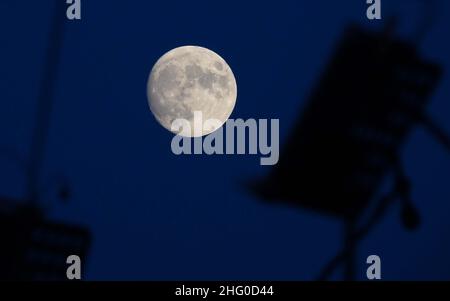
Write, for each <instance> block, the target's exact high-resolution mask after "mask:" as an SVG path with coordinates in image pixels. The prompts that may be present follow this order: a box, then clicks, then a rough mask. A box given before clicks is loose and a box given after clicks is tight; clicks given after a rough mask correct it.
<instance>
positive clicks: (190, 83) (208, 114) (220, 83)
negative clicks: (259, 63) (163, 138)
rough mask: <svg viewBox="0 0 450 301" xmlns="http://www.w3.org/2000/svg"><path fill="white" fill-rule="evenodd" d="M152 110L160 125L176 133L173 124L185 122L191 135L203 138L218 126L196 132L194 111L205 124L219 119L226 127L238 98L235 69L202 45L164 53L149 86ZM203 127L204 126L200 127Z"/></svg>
mask: <svg viewBox="0 0 450 301" xmlns="http://www.w3.org/2000/svg"><path fill="white" fill-rule="evenodd" d="M147 96H148V102H149V105H150V110H151V111H152V113H153V114H154V116H155V117H156V119H157V120H158V122H159V123H160V124H161V125H162V126H163V127H165V128H166V129H168V130H169V131H172V128H171V127H172V122H173V121H174V120H176V119H185V120H187V121H188V122H189V123H190V126H191V129H192V130H191V133H190V134H187V135H186V133H185V134H182V133H179V132H178V133H176V134H181V135H185V136H190V137H194V136H203V135H207V134H210V133H212V132H213V131H215V130H217V128H218V127H213V128H207V129H202V130H201V132H200V133H199V132H195V133H194V125H195V126H196V127H198V126H199V125H198V122H199V121H197V120H194V112H195V111H200V112H202V119H203V121H205V120H207V119H216V120H218V121H220V123H221V124H220V126H222V125H223V124H224V123H225V122H226V121H227V119H228V118H229V117H230V115H231V113H232V111H233V109H234V106H235V103H236V97H237V85H236V80H235V77H234V74H233V72H232V71H231V68H230V67H229V66H228V64H227V63H226V62H225V60H224V59H222V58H221V57H220V56H219V55H218V54H216V53H215V52H213V51H211V50H209V49H206V48H203V47H198V46H183V47H179V48H175V49H173V50H171V51H169V52H167V53H166V54H164V55H163V56H162V57H161V58H160V59H159V60H158V61H157V62H156V64H155V65H154V67H153V69H152V71H151V73H150V77H149V80H148V84H147ZM201 126H202V125H201V124H200V127H201Z"/></svg>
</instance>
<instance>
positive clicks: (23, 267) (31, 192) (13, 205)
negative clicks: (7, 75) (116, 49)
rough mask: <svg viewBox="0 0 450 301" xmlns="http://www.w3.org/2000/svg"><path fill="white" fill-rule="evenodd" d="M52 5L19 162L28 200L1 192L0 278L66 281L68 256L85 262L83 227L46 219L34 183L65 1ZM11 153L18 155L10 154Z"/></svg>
mask: <svg viewBox="0 0 450 301" xmlns="http://www.w3.org/2000/svg"><path fill="white" fill-rule="evenodd" d="M54 5H55V7H54V18H53V23H52V25H51V28H50V31H51V32H50V36H49V41H48V42H49V44H48V47H47V49H46V55H45V58H44V60H43V61H44V66H43V74H42V76H41V84H40V90H39V92H38V101H37V107H36V125H35V127H34V128H33V135H32V140H31V146H30V158H29V160H28V161H26V162H25V163H24V162H19V163H21V164H20V166H21V167H24V169H25V170H24V173H25V175H26V178H27V187H26V194H25V197H24V199H25V200H27V201H26V202H22V203H24V204H21V202H19V201H18V200H10V199H6V198H1V197H0V237H1V239H2V240H1V248H0V280H67V278H66V270H67V267H68V266H69V265H68V264H66V259H67V257H68V256H70V255H77V256H79V257H80V258H81V262H82V264H85V263H86V260H87V252H88V249H89V246H90V242H91V235H90V232H89V231H88V230H87V229H85V228H83V227H78V226H73V225H69V224H66V223H60V222H56V221H50V220H49V219H48V218H47V216H46V215H45V214H44V213H45V211H44V206H42V204H41V201H42V199H43V198H42V194H43V190H42V187H41V186H40V185H39V183H41V182H40V176H41V170H42V166H43V164H44V157H45V150H46V145H47V138H48V130H49V128H50V125H51V113H52V110H53V105H54V100H55V99H54V98H55V97H54V91H55V86H56V81H57V79H58V68H59V64H60V57H61V49H62V42H63V36H64V35H63V34H64V24H65V22H66V21H67V20H66V14H65V10H66V4H65V2H64V1H60V0H54ZM14 158H21V156H20V155H18V154H14ZM55 180H56V182H55V184H57V186H58V187H57V190H58V192H59V193H58V195H59V198H60V199H61V200H67V199H68V198H69V197H70V188H69V185H68V183H66V180H65V177H63V176H62V177H61V176H59V177H57V178H56V179H55ZM52 184H54V183H52ZM52 186H53V185H52ZM44 192H45V191H44Z"/></svg>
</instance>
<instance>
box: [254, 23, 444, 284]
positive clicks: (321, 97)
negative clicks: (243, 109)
mask: <svg viewBox="0 0 450 301" xmlns="http://www.w3.org/2000/svg"><path fill="white" fill-rule="evenodd" d="M394 27H395V26H394V22H390V23H389V24H388V26H386V30H385V31H384V32H380V33H378V32H368V31H365V30H363V29H361V28H359V27H357V26H350V27H349V28H348V30H346V32H345V34H344V36H343V38H342V39H341V41H340V43H339V45H338V48H337V51H336V53H335V54H334V56H333V58H332V59H331V62H330V63H329V65H328V67H327V68H326V70H325V72H324V75H323V77H322V78H321V80H320V82H319V85H318V87H317V88H316V89H315V90H314V91H313V93H312V96H311V98H310V101H309V102H308V105H307V106H306V108H305V109H304V111H303V114H302V116H301V118H300V120H299V122H298V124H297V125H296V126H295V128H294V130H293V132H292V135H291V136H290V139H288V141H287V143H286V145H285V146H284V149H283V150H282V152H281V156H280V161H279V163H278V165H276V166H275V167H274V168H273V169H272V170H271V171H270V173H269V175H268V177H267V178H266V179H265V180H263V181H261V182H258V183H255V184H254V185H253V186H252V190H253V191H254V192H256V193H257V194H258V195H259V196H261V197H262V198H263V199H265V200H268V201H272V202H275V201H277V202H286V203H289V204H293V205H296V206H299V207H303V208H307V209H312V210H314V211H316V212H319V213H321V214H326V215H331V216H335V217H338V218H340V219H342V220H343V223H344V225H345V227H344V234H345V237H344V247H343V251H342V252H341V253H340V254H338V255H337V256H336V258H334V259H333V260H332V261H331V262H330V263H329V264H328V265H327V266H326V267H325V268H324V270H323V271H322V273H321V274H320V276H319V279H321V280H324V279H327V278H328V277H329V276H330V275H331V273H332V272H333V271H334V269H335V268H336V267H337V266H338V265H339V264H340V263H343V262H345V263H346V264H345V279H347V280H351V279H354V278H355V273H354V258H355V251H356V244H357V242H358V241H359V240H361V239H362V238H363V237H364V236H365V235H366V234H367V233H368V232H369V230H370V229H371V228H372V226H373V225H374V224H376V222H377V221H378V220H379V219H380V218H381V217H382V215H383V213H384V212H385V211H386V209H387V208H388V206H389V205H390V204H391V203H392V202H393V200H400V201H401V203H402V220H403V223H404V225H405V226H406V227H407V228H408V229H415V228H416V227H417V226H418V225H419V222H420V220H419V215H418V212H417V210H416V209H415V207H414V205H413V203H412V201H411V198H410V183H409V181H408V179H407V177H406V176H405V174H404V172H403V168H402V166H401V159H400V152H401V149H402V147H403V145H404V143H405V141H406V139H407V137H408V134H409V133H410V132H411V130H412V129H413V127H414V126H416V125H417V124H420V123H422V124H424V125H426V127H427V128H428V129H429V130H430V132H431V133H432V134H433V135H435V137H436V138H437V139H438V140H439V141H440V142H441V143H442V144H443V145H444V146H446V147H447V148H448V149H449V150H450V147H449V146H450V144H449V141H450V140H449V138H448V136H446V135H445V134H444V133H443V131H442V130H441V129H440V128H439V127H438V126H436V125H435V124H434V123H433V122H432V120H431V119H430V118H429V117H428V116H427V114H426V110H425V109H426V105H427V103H428V101H429V99H430V96H431V93H432V92H433V90H434V89H435V87H436V85H437V83H438V80H439V79H440V77H441V73H442V71H441V68H440V67H439V66H438V65H436V64H433V63H430V62H427V61H425V60H423V59H422V58H421V57H420V56H419V53H418V52H417V50H416V47H415V45H414V44H412V43H409V42H406V41H401V40H398V39H396V38H394V36H393V29H394ZM389 175H392V178H393V184H392V189H391V191H390V192H389V193H387V194H386V195H384V196H381V197H380V190H381V186H382V184H383V181H385V179H386V177H387V176H389ZM372 203H373V204H375V205H374V206H369V205H371V204H372ZM369 208H375V209H374V210H373V212H371V215H370V217H369V218H368V220H367V221H366V222H365V224H362V225H361V220H360V219H361V216H362V215H363V214H364V213H365V212H366V210H369Z"/></svg>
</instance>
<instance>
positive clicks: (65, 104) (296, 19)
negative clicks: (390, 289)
mask: <svg viewBox="0 0 450 301" xmlns="http://www.w3.org/2000/svg"><path fill="white" fill-rule="evenodd" d="M387 2H388V1H384V6H383V14H384V16H386V17H387V16H388V15H397V16H399V21H400V25H401V34H402V35H403V36H404V37H408V33H409V32H411V31H412V30H413V29H414V26H415V24H417V23H418V22H420V11H421V6H420V3H421V1H412V0H411V1H400V0H398V1H389V3H387ZM437 3H438V5H439V13H438V15H437V16H436V17H435V24H434V26H433V27H432V29H431V30H430V32H429V34H428V35H427V36H426V38H425V39H424V41H423V43H422V45H421V52H422V55H423V56H424V57H426V58H428V59H430V60H432V61H436V62H438V63H440V64H441V65H442V67H443V68H444V76H443V78H442V80H441V82H440V84H439V87H438V89H437V90H436V91H435V93H434V94H433V99H432V101H431V105H430V106H429V112H430V113H431V114H432V115H433V116H434V117H435V118H436V120H437V121H438V122H439V123H440V124H441V125H442V126H443V128H445V129H446V131H447V132H450V119H449V116H450V102H449V99H450V82H449V81H450V78H449V77H448V70H450V56H449V53H450V42H449V39H448V36H449V32H448V29H449V28H450V10H449V3H447V2H446V1H437ZM53 8H54V5H53V2H52V1H1V2H0V28H1V29H0V54H1V55H0V79H1V80H0V92H1V102H0V148H1V149H5V148H12V149H14V150H15V153H18V154H20V155H21V156H23V157H24V158H27V157H28V156H29V147H30V138H31V134H32V129H33V127H34V116H35V115H34V114H35V109H36V104H37V101H36V99H37V94H38V90H39V84H40V78H41V77H42V74H43V68H44V66H43V58H44V55H45V49H46V47H47V44H48V42H49V41H48V36H49V32H50V27H51V19H52V16H53V13H54V11H53ZM365 10H366V4H365V1H363V0H360V1H333V0H321V1H306V0H302V1H298V0H295V1H294V0H292V1H285V0H283V1H235V0H228V1H178V0H175V1H131V2H130V1H106V0H100V1H86V0H84V1H82V20H81V21H77V22H69V21H67V22H66V30H65V35H64V46H63V50H62V58H61V64H60V66H59V69H58V80H57V83H56V85H57V88H56V91H55V106H54V109H53V111H52V119H51V129H50V133H49V143H48V145H47V149H46V158H45V167H44V169H43V170H42V174H41V175H42V177H41V184H42V186H43V187H44V190H45V187H48V185H50V187H51V183H52V179H54V178H55V177H58V175H59V174H64V175H65V176H66V177H67V179H68V180H69V182H70V184H71V187H72V189H73V196H72V198H71V200H70V201H69V202H68V203H61V202H58V201H55V197H54V193H53V191H52V190H51V189H47V190H46V192H43V196H45V197H44V200H43V201H42V204H43V205H44V206H47V207H48V208H49V211H48V213H49V215H50V216H51V217H52V218H54V219H58V220H63V221H66V222H71V223H75V224H81V225H86V226H88V227H89V228H90V230H91V231H92V234H93V245H92V248H91V251H90V253H89V258H88V262H87V270H86V278H87V279H91V280H98V279H99V280H180V279H183V280H186V279H189V280H199V279H200V280H208V279H210V280H231V279H242V280H262V279H273V280H312V279H314V278H315V277H316V276H317V274H318V272H319V271H320V269H321V267H322V266H323V265H324V264H325V263H326V261H327V260H328V259H330V258H331V257H332V256H333V255H335V254H336V252H337V251H338V250H339V248H340V242H341V224H340V223H339V222H338V221H337V220H334V219H332V218H327V217H322V216H320V215H318V214H315V213H311V212H308V211H303V210H299V209H294V208H291V207H288V206H274V205H269V204H265V203H263V202H261V201H260V200H259V199H258V198H256V197H254V196H252V195H251V194H249V193H248V192H247V191H246V189H245V188H244V187H243V185H242V183H244V182H245V181H246V180H248V179H252V178H255V177H261V176H263V175H265V174H266V173H267V172H268V171H269V169H270V167H268V166H260V165H259V156H248V155H243V156H226V155H224V156H210V157H208V156H205V155H201V156H178V157H177V156H175V155H173V154H172V152H171V150H170V142H171V138H172V134H171V133H169V132H168V131H167V130H165V129H164V128H162V127H161V126H160V125H159V124H158V123H157V122H156V121H155V119H154V117H153V116H152V114H151V112H150V111H149V108H148V104H147V98H146V83H147V78H148V74H149V72H150V70H151V68H152V66H153V64H154V63H155V62H156V60H157V59H158V58H159V57H160V56H161V55H162V54H164V53H165V52H166V51H168V50H170V49H172V48H175V47H178V46H182V45H199V46H203V47H207V48H209V49H211V50H213V51H215V52H217V53H219V54H220V55H221V56H222V57H223V58H224V59H225V60H226V61H227V62H228V63H229V65H230V67H231V68H232V69H233V72H234V74H235V76H236V80H237V84H238V99H237V104H236V108H235V110H234V112H233V114H232V118H243V119H247V118H256V119H259V118H278V119H280V135H281V143H283V141H284V140H285V139H286V138H287V137H288V135H289V131H290V129H291V127H292V125H293V124H294V121H295V120H296V118H297V117H298V115H299V113H300V112H301V108H302V106H303V105H305V103H306V100H307V97H308V95H309V93H310V92H311V89H312V87H313V86H314V85H315V84H316V82H317V80H318V78H319V76H320V75H321V72H322V71H323V70H324V68H325V66H326V64H327V62H328V60H329V58H330V56H331V55H332V53H333V50H334V45H335V44H336V42H337V41H338V39H339V37H340V35H341V33H342V32H343V31H344V29H345V26H346V25H347V24H348V23H350V22H356V23H359V24H361V25H362V26H365V27H373V28H379V27H380V25H382V22H375V24H373V23H372V24H369V21H368V20H367V19H366V15H365ZM61 13H62V14H65V12H64V11H62V12H61ZM336 101H339V100H336ZM330 152H333V150H332V149H330ZM403 161H404V164H405V166H406V172H407V174H408V175H409V176H410V177H411V179H412V181H413V183H414V186H413V198H414V201H415V203H416V205H417V207H418V208H419V209H420V212H421V215H422V218H423V224H422V226H421V228H420V229H419V230H418V231H416V232H408V231H406V230H405V229H404V228H403V227H402V225H401V223H400V221H399V218H398V216H399V210H397V209H398V208H397V207H394V208H392V210H390V211H389V213H388V214H387V216H386V217H385V218H384V219H383V221H382V222H381V223H380V225H378V226H377V227H376V228H375V230H374V232H373V233H371V234H370V235H369V236H368V237H367V239H365V240H364V241H363V243H362V244H361V246H360V248H359V255H360V258H359V263H360V264H359V266H358V271H359V274H358V276H359V278H361V279H363V277H365V270H366V269H365V266H366V264H365V258H366V257H367V256H368V255H371V254H377V255H380V257H381V258H382V261H383V278H384V279H387V280H397V279H401V280H412V279H414V280H421V279H426V280H433V279H435V280H445V279H446V280H449V279H450V258H449V257H448V254H450V219H449V217H450V186H449V179H450V156H449V155H448V153H446V152H445V149H443V148H442V147H441V146H440V145H439V144H438V143H437V142H436V141H435V140H434V139H433V137H431V136H430V135H429V134H428V133H427V132H426V131H424V130H423V129H421V128H417V130H415V131H414V132H413V134H412V135H411V136H410V137H409V140H408V143H407V144H406V148H405V149H404V151H403ZM24 181H25V179H24V175H23V170H22V169H21V168H20V166H18V164H17V161H12V160H10V159H8V158H5V157H0V194H1V195H7V196H13V197H17V198H21V197H23V193H24V185H25V182H24ZM299 185H301V183H299ZM336 202H339V200H338V199H336Z"/></svg>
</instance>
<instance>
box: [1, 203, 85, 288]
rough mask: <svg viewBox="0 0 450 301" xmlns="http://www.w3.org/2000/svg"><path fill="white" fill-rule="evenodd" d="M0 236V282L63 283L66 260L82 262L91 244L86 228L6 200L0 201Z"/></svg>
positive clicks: (28, 206)
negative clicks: (0, 242)
mask: <svg viewBox="0 0 450 301" xmlns="http://www.w3.org/2000/svg"><path fill="white" fill-rule="evenodd" d="M0 237H2V247H1V248H0V267H1V271H0V280H67V278H66V269H67V267H68V264H66V259H67V257H68V256H69V255H72V254H74V255H78V256H80V258H83V259H85V258H86V255H87V250H88V249H89V247H90V242H91V236H90V233H89V231H88V230H87V229H84V228H81V227H78V226H72V225H68V224H66V223H61V222H56V221H49V220H48V219H47V218H46V217H45V215H44V213H43V212H42V211H41V210H39V208H37V207H33V206H30V205H18V201H17V200H6V199H0ZM82 263H83V264H84V262H83V261H82Z"/></svg>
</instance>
